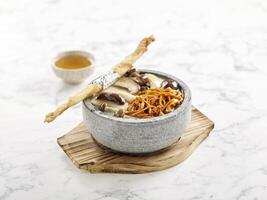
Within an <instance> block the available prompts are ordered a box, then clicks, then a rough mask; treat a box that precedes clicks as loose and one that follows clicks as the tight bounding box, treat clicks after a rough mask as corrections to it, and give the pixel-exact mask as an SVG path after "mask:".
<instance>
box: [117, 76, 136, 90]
mask: <svg viewBox="0 0 267 200" xmlns="http://www.w3.org/2000/svg"><path fill="white" fill-rule="evenodd" d="M114 85H115V86H118V87H122V88H125V89H127V90H128V91H129V92H130V93H131V94H136V93H137V92H139V90H140V86H139V85H138V83H136V82H135V81H134V80H133V79H131V78H129V77H122V78H120V79H119V80H118V81H117V82H115V83H114Z"/></svg>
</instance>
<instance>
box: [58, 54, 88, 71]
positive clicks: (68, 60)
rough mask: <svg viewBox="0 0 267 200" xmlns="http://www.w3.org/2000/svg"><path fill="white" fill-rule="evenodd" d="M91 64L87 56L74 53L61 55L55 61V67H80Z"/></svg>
mask: <svg viewBox="0 0 267 200" xmlns="http://www.w3.org/2000/svg"><path fill="white" fill-rule="evenodd" d="M91 64H92V63H91V61H90V60H89V59H88V58H87V57H85V56H82V55H75V54H73V55H66V56H63V57H62V58H60V59H58V60H57V61H56V62H55V65H56V66H57V67H59V68H63V69H80V68H84V67H88V66H90V65H91Z"/></svg>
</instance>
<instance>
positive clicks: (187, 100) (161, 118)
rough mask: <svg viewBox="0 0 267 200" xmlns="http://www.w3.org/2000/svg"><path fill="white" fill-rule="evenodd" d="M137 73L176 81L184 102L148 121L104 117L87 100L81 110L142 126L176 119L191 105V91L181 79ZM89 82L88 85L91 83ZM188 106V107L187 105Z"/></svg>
mask: <svg viewBox="0 0 267 200" xmlns="http://www.w3.org/2000/svg"><path fill="white" fill-rule="evenodd" d="M137 70H138V71H141V72H145V73H152V74H155V75H159V76H164V77H167V78H171V79H173V80H175V81H177V82H178V83H179V84H180V86H181V87H182V89H183V91H184V95H185V97H184V100H183V102H182V104H181V105H180V106H179V107H178V108H176V109H175V110H174V111H172V112H170V113H168V114H166V115H163V116H157V117H153V118H148V119H139V118H136V119H135V118H120V117H116V116H110V115H105V114H102V113H101V112H99V111H98V110H96V109H95V107H94V105H93V104H92V103H91V102H90V101H89V99H88V98H87V99H85V100H83V102H82V104H83V109H87V110H88V111H90V112H91V113H92V114H93V115H95V116H97V117H100V118H103V119H108V120H111V121H114V122H120V123H129V124H143V123H155V122H160V123H161V122H165V121H166V120H170V119H173V118H176V116H177V115H178V114H179V113H181V112H183V111H184V109H185V108H186V107H187V106H190V105H191V103H190V102H191V91H190V88H189V87H188V86H187V84H185V83H184V82H183V81H182V80H181V79H179V78H177V77H175V76H172V75H170V74H167V73H165V72H160V71H156V70H148V69H137ZM93 81H94V80H92V81H91V82H93ZM91 82H90V83H91ZM189 104H190V105H189Z"/></svg>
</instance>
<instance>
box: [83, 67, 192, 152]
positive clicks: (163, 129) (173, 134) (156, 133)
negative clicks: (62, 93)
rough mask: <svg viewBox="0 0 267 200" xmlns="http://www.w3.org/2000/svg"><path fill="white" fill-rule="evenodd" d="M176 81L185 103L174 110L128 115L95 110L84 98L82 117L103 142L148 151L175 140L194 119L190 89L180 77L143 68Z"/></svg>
mask: <svg viewBox="0 0 267 200" xmlns="http://www.w3.org/2000/svg"><path fill="white" fill-rule="evenodd" d="M140 71H142V72H147V73H152V74H155V75H159V76H162V77H166V78H171V79H173V80H175V81H177V82H178V83H179V84H180V86H181V87H182V89H183V91H184V95H185V98H184V101H183V103H182V104H181V105H180V106H179V107H178V108H177V109H176V110H174V111H173V112H171V113H168V114H166V115H164V116H159V117H154V118H150V119H126V118H118V117H115V116H109V115H106V114H103V113H101V112H100V111H98V110H96V109H95V108H94V106H93V105H92V104H91V102H90V99H86V100H84V101H83V108H82V110H83V121H84V124H85V126H86V127H87V128H88V129H89V131H90V133H91V134H92V136H93V137H94V138H95V139H96V140H97V142H99V143H100V144H102V145H104V146H106V147H108V148H110V149H112V150H115V151H119V152H123V153H134V154H138V153H149V152H154V151H158V150H160V149H163V148H166V147H168V146H170V145H171V144H173V143H174V142H176V141H177V140H178V139H179V138H180V137H181V136H182V134H183V133H184V131H185V129H186V127H187V125H188V124H189V122H190V120H191V92H190V89H189V88H188V86H187V85H186V84H185V83H184V82H183V81H181V80H180V79H178V78H176V77H174V76H171V75H169V74H165V73H162V72H158V71H154V70H140Z"/></svg>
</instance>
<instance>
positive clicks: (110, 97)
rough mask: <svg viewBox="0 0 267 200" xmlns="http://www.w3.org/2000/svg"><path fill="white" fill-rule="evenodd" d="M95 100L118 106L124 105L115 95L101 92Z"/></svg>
mask: <svg viewBox="0 0 267 200" xmlns="http://www.w3.org/2000/svg"><path fill="white" fill-rule="evenodd" d="M96 99H100V100H107V101H112V102H114V103H116V104H118V105H124V104H125V100H124V99H123V98H122V97H121V96H120V95H118V94H116V93H110V92H102V93H101V94H100V95H99V96H98V97H97V98H96Z"/></svg>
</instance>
